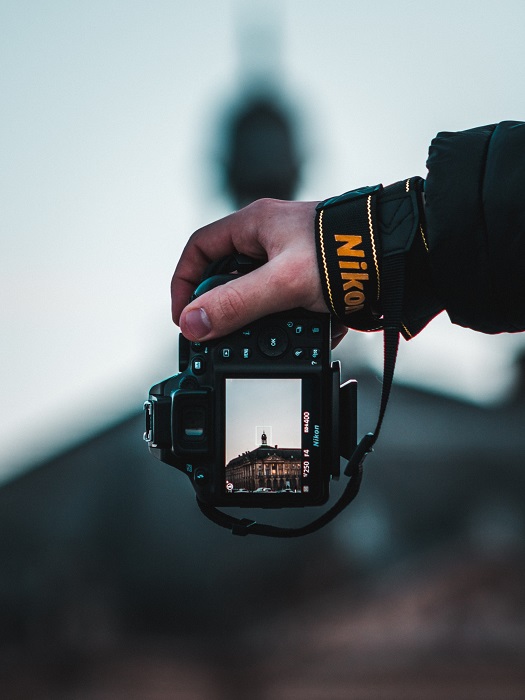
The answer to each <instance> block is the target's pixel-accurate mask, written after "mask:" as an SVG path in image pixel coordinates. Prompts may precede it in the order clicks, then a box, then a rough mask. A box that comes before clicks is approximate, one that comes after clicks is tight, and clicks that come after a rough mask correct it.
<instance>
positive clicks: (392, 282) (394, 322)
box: [197, 253, 405, 538]
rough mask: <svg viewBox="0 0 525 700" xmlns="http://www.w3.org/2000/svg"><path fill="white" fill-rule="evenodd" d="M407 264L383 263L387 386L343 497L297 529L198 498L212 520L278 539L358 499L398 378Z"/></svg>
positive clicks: (302, 531) (305, 530)
mask: <svg viewBox="0 0 525 700" xmlns="http://www.w3.org/2000/svg"><path fill="white" fill-rule="evenodd" d="M404 263H405V256H404V253H397V254H396V255H392V256H389V257H388V258H387V259H385V261H384V264H383V270H382V279H383V284H384V292H385V299H386V298H388V299H389V302H388V303H386V304H384V316H383V319H384V324H385V325H384V327H383V333H384V365H383V388H382V393H381V405H380V409H379V417H378V420H377V424H376V427H375V430H374V432H372V433H366V435H364V436H363V437H362V438H361V440H360V442H359V444H358V445H357V447H356V449H355V450H354V453H353V455H352V456H351V458H350V460H349V461H348V462H347V465H346V467H345V470H344V473H345V476H348V477H349V481H348V483H347V485H346V487H345V489H344V491H343V493H342V494H341V496H340V497H339V499H338V500H337V501H336V502H335V503H334V505H333V506H332V507H331V508H329V509H328V510H327V511H325V512H324V513H323V514H322V515H320V516H319V517H318V518H316V519H315V520H313V521H312V522H310V523H307V524H306V525H303V526H300V527H295V528H292V527H280V526H277V525H268V524H265V523H258V522H256V521H255V520H251V519H249V518H236V517H234V516H232V515H229V514H228V513H224V512H223V511H221V510H219V509H218V508H215V506H210V505H208V504H206V503H203V502H202V501H200V500H199V499H197V503H198V505H199V508H200V510H201V512H202V513H203V514H204V515H205V516H206V517H207V518H209V520H211V521H213V522H214V523H216V524H217V525H220V526H221V527H224V528H227V529H229V530H231V531H232V534H234V535H260V536H263V537H278V538H291V537H302V536H304V535H309V534H311V533H313V532H316V531H317V530H320V529H321V528H322V527H324V526H325V525H327V524H328V523H329V522H331V521H332V520H333V519H334V518H335V517H336V516H337V515H339V513H341V511H342V510H344V509H345V508H346V506H347V505H349V504H350V503H351V502H352V501H353V500H354V498H355V497H356V496H357V494H358V492H359V487H360V486H361V480H362V477H363V463H364V460H365V458H366V456H367V455H368V454H369V453H370V452H371V451H372V450H373V447H374V445H375V442H376V440H377V438H378V437H379V432H380V430H381V425H382V423H383V418H384V415H385V411H386V407H387V404H388V399H389V396H390V389H391V387H392V381H393V378H394V370H395V365H396V358H397V351H398V346H399V335H400V328H401V312H402V308H403V286H404V285H403V282H404V267H405V264H404Z"/></svg>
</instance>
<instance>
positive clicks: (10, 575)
mask: <svg viewBox="0 0 525 700" xmlns="http://www.w3.org/2000/svg"><path fill="white" fill-rule="evenodd" d="M524 24H525V5H524V4H523V3H521V2H517V0H503V1H500V2H498V3H496V2H489V1H488V0H482V1H479V0H478V1H477V2H473V1H470V0H465V1H464V2H462V3H459V4H458V3H457V2H454V3H453V2H450V1H449V0H445V1H444V2H440V3H439V4H434V5H429V4H424V3H418V2H412V1H409V0H401V1H400V2H398V3H396V4H393V3H389V2H386V0H385V1H384V2H376V3H357V2H352V1H348V2H344V3H343V2H336V1H335V0H324V2H323V3H322V4H320V3H317V2H313V0H312V1H310V0H302V1H299V0H280V1H279V2H271V1H266V2H263V1H262V0H260V1H258V2H250V3H246V2H241V1H240V0H239V1H234V0H229V1H224V2H211V1H210V0H196V1H195V2H193V3H182V2H175V1H173V0H172V1H171V2H169V1H168V0H152V1H151V2H148V3H146V2H144V1H143V0H134V1H133V2H129V1H128V2H125V1H124V0H109V1H108V0H105V1H104V2H101V1H99V0H94V1H93V2H90V3H88V4H86V3H80V2H77V1H76V0H73V1H66V0H53V1H52V2H51V1H49V2H37V1H36V0H17V1H16V2H15V1H14V0H3V2H2V3H1V4H0V89H1V95H2V109H1V110H0V149H1V161H0V163H1V167H0V226H1V229H0V246H1V248H0V251H1V252H0V261H1V263H0V264H1V265H2V274H1V275H0V290H1V295H2V296H1V298H2V304H1V305H0V322H1V329H2V331H1V333H0V348H1V360H2V361H1V364H0V375H1V379H0V392H1V395H2V403H3V405H4V411H3V420H2V421H1V424H0V681H1V682H2V688H3V691H2V697H6V698H15V697H16V698H25V697H27V698H46V699H47V698H53V699H54V698H57V699H58V698H59V699H62V698H67V699H70V698H73V699H77V698H78V699H79V700H80V699H82V700H84V699H88V698H89V700H92V699H95V698H96V699H97V700H98V699H99V698H101V699H102V698H112V699H113V698H115V699H119V698H121V697H122V698H124V697H126V698H130V697H137V698H145V699H147V700H157V699H161V698H162V699H164V698H175V699H178V698H184V699H186V698H199V699H201V698H202V700H208V698H209V699H215V698H221V699H222V698H230V699H231V698H254V699H255V700H258V699H259V698H260V699H261V700H264V699H266V698H272V699H277V700H279V699H280V698H283V699H284V698H286V699H288V698H294V699H295V698H306V699H308V698H315V699H316V700H317V699H323V698H327V699H330V700H332V699H335V700H337V699H338V698H379V697H381V698H392V699H393V698H412V697H414V698H416V697H417V698H421V697H425V698H434V697H435V698H442V697H443V696H444V695H445V693H447V694H448V695H449V696H450V697H455V698H476V699H478V698H485V697H486V698H495V697H497V698H523V697H524V696H525V672H523V670H522V668H521V666H522V663H521V661H522V659H523V654H524V652H525V593H524V591H525V570H524V564H525V556H524V535H525V475H524V474H525V472H524V469H523V467H524V455H525V434H524V433H523V429H522V422H523V420H522V419H523V415H524V413H523V411H524V407H525V398H524V396H525V395H524V387H525V382H524V380H523V367H524V363H523V347H524V341H523V338H522V337H521V336H519V335H517V336H497V337H487V336H482V335H479V334H475V333H472V332H469V331H467V330H464V329H461V328H458V327H454V326H452V325H451V324H450V322H449V321H448V319H447V318H446V316H444V315H443V316H441V317H439V318H438V319H436V320H435V321H434V322H433V323H432V324H431V325H430V326H429V327H428V328H427V329H426V330H425V331H424V333H422V334H421V335H420V336H418V337H417V338H416V339H414V340H412V341H410V342H409V343H404V342H403V344H402V346H401V349H400V356H399V362H398V370H397V375H396V378H397V381H396V389H395V391H394V395H393V398H392V402H391V404H390V407H389V411H388V414H387V419H386V422H385V427H384V432H383V433H382V436H381V439H380V443H379V445H378V448H377V451H376V453H375V454H374V455H373V456H372V457H370V458H369V460H368V461H367V468H366V474H365V479H364V482H363V487H362V492H361V494H360V495H359V497H358V499H357V501H356V502H355V503H354V504H353V505H352V506H351V507H350V508H349V509H348V512H347V513H344V514H343V515H341V516H340V517H339V518H338V520H336V521H335V522H334V523H333V524H332V525H330V526H329V527H327V528H326V530H325V531H321V532H319V533H318V534H315V535H312V536H310V537H308V538H306V539H304V540H298V541H290V542H280V541H271V540H269V541H265V540H261V541H256V540H255V539H254V540H250V539H249V538H246V539H244V538H233V537H232V536H231V535H229V534H228V533H227V532H226V531H222V530H219V528H217V527H216V526H214V525H212V524H211V523H208V522H207V521H205V522H204V521H203V519H202V516H201V515H200V513H199V512H198V509H197V507H196V505H195V502H194V497H193V492H192V489H191V487H190V485H189V484H188V483H187V481H186V479H185V478H184V477H183V476H182V475H181V474H179V473H178V472H176V471H175V470H173V469H170V468H169V467H168V466H166V465H163V464H160V463H157V462H156V461H155V460H153V459H152V458H151V457H150V456H149V454H148V452H147V449H146V446H145V445H144V443H143V442H142V432H143V427H142V415H141V406H142V402H143V400H144V398H145V397H146V395H147V391H148V389H149V387H150V386H151V385H152V384H153V383H156V382H157V381H158V380H160V379H161V378H164V377H167V376H169V375H171V374H174V373H175V372H176V371H177V329H176V328H175V327H174V326H173V324H172V322H171V318H170V299H169V283H170V280H171V275H172V273H173V269H174V267H175V264H176V262H177V260H178V257H179V254H180V252H181V250H182V247H183V246H184V244H185V242H186V240H187V238H188V237H189V235H190V234H191V232H192V231H193V230H195V229H196V228H198V227H199V226H201V225H203V224H205V223H207V222H209V221H210V220H213V219H216V218H218V217H220V216H223V215H225V214H226V213H228V212H229V211H231V210H232V209H236V208H238V207H239V206H242V205H244V204H245V203H247V202H249V201H252V200H253V199H255V198H257V197H259V196H276V197H280V198H284V199H289V198H290V199H291V198H300V199H303V198H304V199H323V198H325V197H328V196H330V195H334V194H338V193H341V192H343V191H346V190H348V189H352V188H354V187H357V186H360V185H368V184H376V183H378V182H383V183H385V184H388V183H390V182H393V181H396V180H399V179H402V178H405V177H408V176H413V175H421V176H423V177H424V176H425V160H426V154H427V150H428V145H429V143H430V140H431V139H432V138H433V136H434V135H435V134H436V133H437V132H438V131H441V130H459V129H466V128H470V127H474V126H478V125H482V124H488V123H493V122H496V121H501V120H504V119H517V120H519V119H522V118H523V114H524V110H525V96H524V94H523V90H521V87H520V86H521V80H522V74H523V70H524V66H525V45H524V43H523V39H522V27H523V26H524ZM336 356H337V357H338V358H339V359H340V360H341V362H342V363H343V369H344V373H345V377H350V376H352V377H356V378H357V379H358V380H359V382H360V414H359V424H360V431H361V432H364V431H368V430H370V429H372V428H373V426H374V425H375V417H376V412H377V408H378V403H379V396H380V379H381V363H382V339H381V337H380V335H368V334H358V333H352V334H350V335H349V336H348V337H347V338H346V339H345V341H344V342H343V344H342V345H341V346H340V347H339V348H338V350H337V355H336ZM339 489H340V486H339V485H338V484H336V485H335V488H334V495H336V494H337V491H338V490H339ZM313 515H314V513H312V512H310V513H304V514H300V515H298V514H294V516H293V518H292V516H287V515H285V514H282V513H281V514H278V516H275V517H276V520H279V521H280V522H286V523H288V522H292V521H293V522H299V521H300V520H302V521H305V520H307V519H308V518H311V517H312V516H313ZM267 519H268V517H267Z"/></svg>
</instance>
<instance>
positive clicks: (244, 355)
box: [241, 348, 252, 360]
mask: <svg viewBox="0 0 525 700" xmlns="http://www.w3.org/2000/svg"><path fill="white" fill-rule="evenodd" d="M251 356H252V351H251V348H243V349H242V350H241V357H242V359H243V360H249V359H250V357H251Z"/></svg>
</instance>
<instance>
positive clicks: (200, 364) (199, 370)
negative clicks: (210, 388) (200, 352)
mask: <svg viewBox="0 0 525 700" xmlns="http://www.w3.org/2000/svg"><path fill="white" fill-rule="evenodd" d="M191 370H192V372H193V374H204V372H206V361H205V360H204V358H203V357H199V356H197V357H194V358H193V360H192V361H191Z"/></svg>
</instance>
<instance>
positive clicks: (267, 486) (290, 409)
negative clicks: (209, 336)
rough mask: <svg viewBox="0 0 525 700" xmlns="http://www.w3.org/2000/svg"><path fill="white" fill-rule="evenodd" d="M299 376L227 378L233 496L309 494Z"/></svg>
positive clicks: (228, 478) (228, 484)
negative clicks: (236, 494) (250, 494)
mask: <svg viewBox="0 0 525 700" xmlns="http://www.w3.org/2000/svg"><path fill="white" fill-rule="evenodd" d="M303 394H304V387H303V380H302V379H300V378H279V379H262V378H256V379H254V378H250V379H240V378H235V379H233V378H226V379H225V408H226V411H225V418H226V426H225V428H226V430H225V489H226V492H227V493H230V494H235V493H238V494H249V493H253V494H257V495H259V494H261V495H262V494H272V493H273V494H279V493H282V494H300V493H307V492H308V490H309V488H310V487H309V483H308V482H309V479H308V473H309V469H308V468H309V448H305V445H304V440H303V434H304V432H305V426H304V415H305V413H304V410H303V405H304V396H303Z"/></svg>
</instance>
